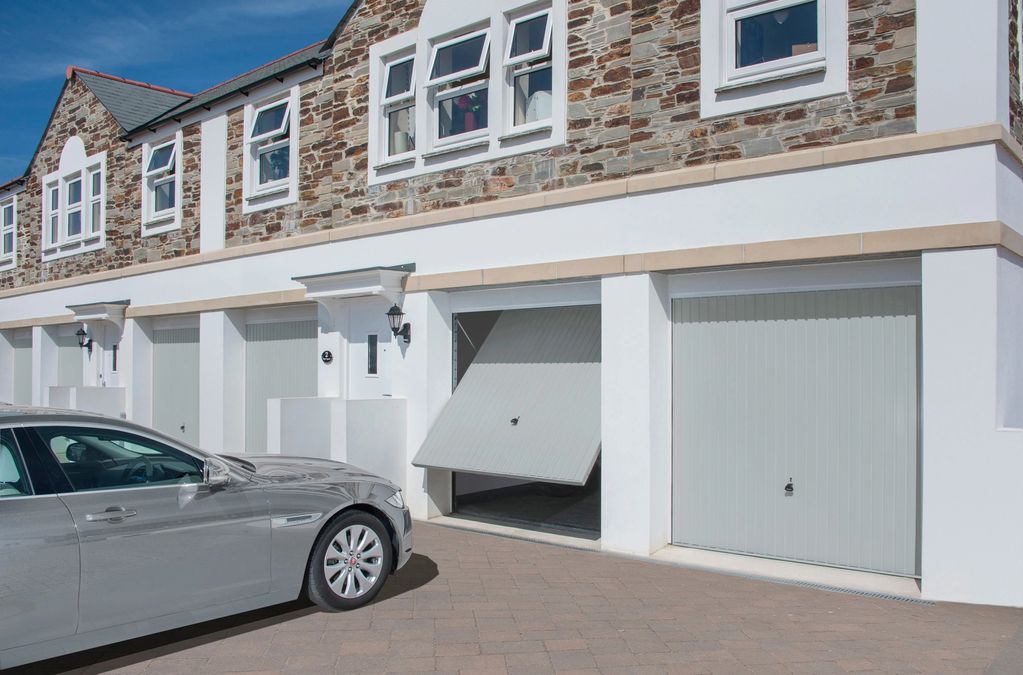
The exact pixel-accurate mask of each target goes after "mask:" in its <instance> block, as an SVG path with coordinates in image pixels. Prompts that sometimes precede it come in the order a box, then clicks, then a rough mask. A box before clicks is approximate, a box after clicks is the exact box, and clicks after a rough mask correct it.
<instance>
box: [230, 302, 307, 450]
mask: <svg viewBox="0 0 1023 675" xmlns="http://www.w3.org/2000/svg"><path fill="white" fill-rule="evenodd" d="M316 326H317V324H316V321H287V322H281V323H250V324H248V325H246V326H245V341H246V342H245V451H246V452H266V402H267V399H271V398H292V397H299V396H316V362H317V358H318V354H317V351H316Z"/></svg>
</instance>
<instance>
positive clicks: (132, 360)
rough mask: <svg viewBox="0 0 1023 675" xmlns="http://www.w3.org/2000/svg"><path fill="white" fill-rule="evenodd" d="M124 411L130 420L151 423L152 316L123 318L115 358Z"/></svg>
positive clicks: (145, 423)
mask: <svg viewBox="0 0 1023 675" xmlns="http://www.w3.org/2000/svg"><path fill="white" fill-rule="evenodd" d="M117 359H118V361H119V367H118V370H119V371H120V380H121V386H123V387H125V388H126V390H127V391H126V392H125V404H124V405H125V413H126V414H127V416H128V419H130V420H131V421H133V422H137V423H139V424H144V425H146V426H152V425H153V333H152V320H151V319H147V318H144V319H126V320H125V322H124V332H123V334H122V337H121V344H120V347H119V348H118V357H117Z"/></svg>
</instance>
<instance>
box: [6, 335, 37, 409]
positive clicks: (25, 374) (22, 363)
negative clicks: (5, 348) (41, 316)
mask: <svg viewBox="0 0 1023 675" xmlns="http://www.w3.org/2000/svg"><path fill="white" fill-rule="evenodd" d="M11 403H16V404H20V405H30V404H31V403H32V338H15V340H14V400H13V401H11Z"/></svg>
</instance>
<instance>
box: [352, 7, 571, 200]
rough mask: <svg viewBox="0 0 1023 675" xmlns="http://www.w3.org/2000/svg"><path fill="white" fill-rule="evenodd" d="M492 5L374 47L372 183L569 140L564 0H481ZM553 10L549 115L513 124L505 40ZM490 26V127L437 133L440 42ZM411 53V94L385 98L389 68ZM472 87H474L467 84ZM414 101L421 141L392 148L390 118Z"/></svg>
mask: <svg viewBox="0 0 1023 675" xmlns="http://www.w3.org/2000/svg"><path fill="white" fill-rule="evenodd" d="M480 4H483V5H489V6H492V8H493V9H492V11H491V13H490V14H489V15H488V19H487V20H486V21H483V22H480V21H471V20H469V21H467V20H466V19H465V18H463V17H461V16H459V15H457V14H455V15H452V16H451V21H450V24H451V25H450V26H445V29H446V30H444V31H438V30H432V31H431V34H430V35H426V34H425V31H424V30H423V29H422V28H417V29H416V30H413V31H409V32H407V33H404V34H402V35H398V36H395V37H392V38H390V39H388V40H384V41H382V42H379V43H377V44H375V45H372V46H371V47H370V94H369V96H370V109H371V110H374V111H376V114H372V115H370V120H369V126H370V143H369V153H370V158H369V162H370V175H369V183H370V185H375V184H379V183H384V182H388V181H393V180H400V179H403V178H408V177H412V176H417V175H422V174H427V173H433V172H437V171H445V170H448V169H451V168H456V167H461V166H466V165H469V164H476V163H479V162H484V161H489V160H493V159H498V158H502V157H508V156H512V155H517V154H523V153H529V152H536V151H538V150H542V149H545V148H549V147H554V146H558V145H561V144H563V143H564V141H565V133H566V132H565V129H566V124H567V122H566V117H567V115H566V113H567V72H568V68H567V51H568V50H567V43H566V21H567V20H566V16H567V8H566V2H565V0H549V1H548V2H535V1H532V2H528V1H526V2H524V1H522V0H489V1H488V0H484V1H483V2H481V3H480ZM544 11H549V17H550V18H549V21H550V25H551V31H552V38H551V40H550V44H551V62H552V68H553V73H554V77H553V78H552V79H553V82H552V90H553V91H552V99H553V106H552V108H553V109H552V115H551V119H550V120H548V121H545V122H543V123H533V124H530V125H521V126H520V127H514V126H513V124H512V122H513V105H512V94H513V91H512V84H513V76H512V67H511V65H510V64H507V63H506V56H507V53H508V40H509V39H510V30H511V28H512V25H513V22H514V21H516V20H518V19H521V18H523V17H526V16H528V15H535V14H537V13H540V12H544ZM483 29H489V31H490V40H489V45H488V52H489V57H488V58H489V62H490V79H489V84H488V86H487V89H488V111H489V112H490V114H488V118H489V124H488V128H487V131H486V133H480V134H475V133H468V134H464V135H459V136H458V137H456V138H454V139H452V140H447V139H444V140H440V141H438V140H437V138H436V129H435V127H436V121H437V118H436V115H437V105H436V104H437V100H436V99H437V97H436V95H435V87H433V86H428V85H426V84H419V83H426V82H427V80H428V79H429V78H428V75H429V73H428V68H429V65H430V63H431V61H432V58H431V57H432V51H433V49H434V47H436V46H437V45H439V44H441V43H443V42H446V41H450V40H452V39H454V38H457V37H459V36H462V35H468V34H470V33H475V32H478V31H480V30H483ZM413 55H414V57H415V74H414V85H413V89H414V97H413V98H408V99H406V100H405V101H403V102H402V103H401V104H396V103H393V102H388V103H387V104H386V105H385V104H383V95H384V91H383V86H384V84H385V78H386V73H387V68H388V67H389V66H391V65H393V64H395V63H399V62H401V61H404V60H406V59H408V58H410V57H412V56H413ZM470 88H471V87H470ZM413 104H414V105H415V110H416V115H415V118H416V119H415V124H416V135H415V136H416V148H415V150H414V151H410V152H407V153H404V154H401V155H397V156H392V157H389V156H388V155H387V118H386V115H387V113H389V112H393V111H394V110H395V109H396V108H401V107H405V106H408V105H413Z"/></svg>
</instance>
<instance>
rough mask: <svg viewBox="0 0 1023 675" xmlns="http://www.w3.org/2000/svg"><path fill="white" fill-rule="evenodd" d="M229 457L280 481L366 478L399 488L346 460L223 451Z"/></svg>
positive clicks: (264, 475)
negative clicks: (241, 453) (227, 453)
mask: <svg viewBox="0 0 1023 675" xmlns="http://www.w3.org/2000/svg"><path fill="white" fill-rule="evenodd" d="M222 457H224V458H225V459H227V460H229V461H233V462H236V463H238V464H241V465H242V466H246V465H248V466H246V468H249V469H251V470H252V471H253V473H255V474H256V475H257V476H263V477H265V478H269V479H271V480H274V481H281V482H311V483H333V482H337V481H366V482H371V483H380V484H382V485H387V486H389V487H392V488H394V489H395V490H398V486H397V485H395V484H394V483H392V482H391V481H389V480H387V479H386V478H381V477H380V476H377V475H376V474H373V473H370V472H368V471H366V470H364V469H360V468H359V467H357V466H352V465H351V464H345V463H344V462H335V461H332V460H329V459H319V458H317V457H292V456H289V455H250V454H244V455H240V456H234V455H222Z"/></svg>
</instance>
